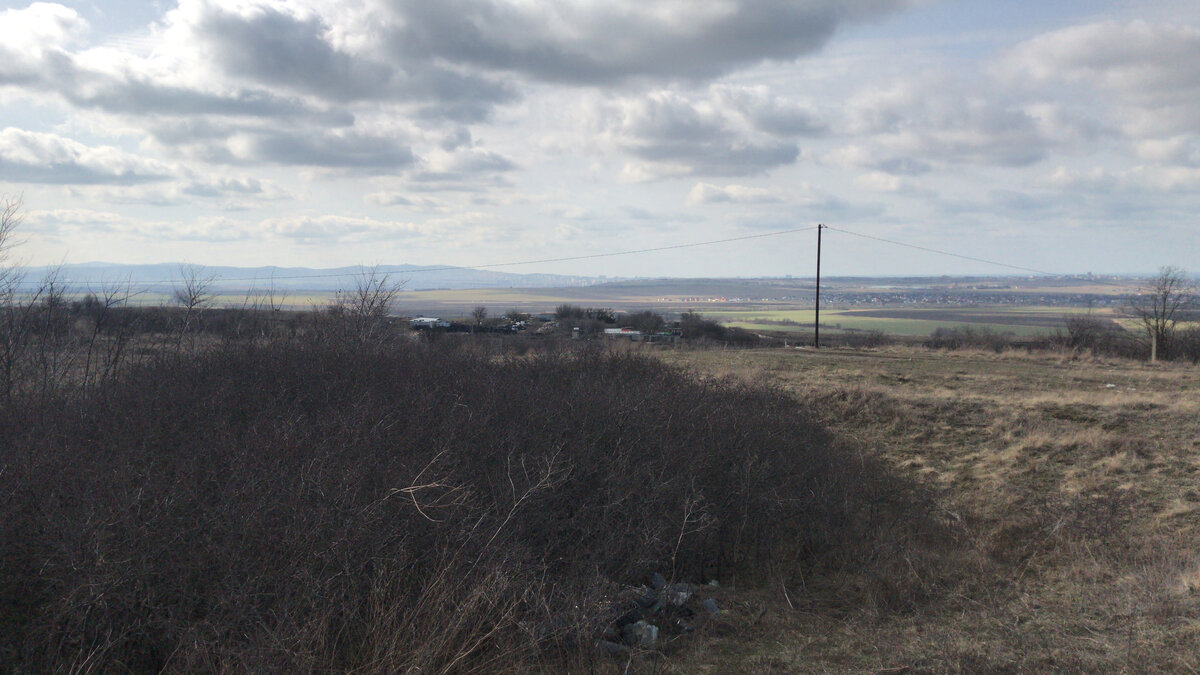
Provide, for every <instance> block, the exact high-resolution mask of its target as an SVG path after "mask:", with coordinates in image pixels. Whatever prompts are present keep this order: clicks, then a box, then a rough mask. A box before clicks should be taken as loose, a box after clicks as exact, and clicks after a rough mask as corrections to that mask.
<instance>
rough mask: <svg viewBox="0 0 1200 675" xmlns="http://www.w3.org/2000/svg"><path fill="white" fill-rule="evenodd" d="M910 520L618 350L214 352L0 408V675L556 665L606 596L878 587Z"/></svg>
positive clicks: (785, 402)
mask: <svg viewBox="0 0 1200 675" xmlns="http://www.w3.org/2000/svg"><path fill="white" fill-rule="evenodd" d="M926 504H927V502H926V501H924V500H923V499H921V498H918V497H917V496H916V491H915V490H913V489H912V488H910V487H907V486H905V485H903V484H901V483H899V482H897V481H895V480H892V479H890V478H889V477H888V476H887V474H886V472H885V471H883V470H882V469H881V468H880V467H879V466H877V465H876V464H875V463H874V462H873V461H872V460H870V459H869V458H866V457H863V456H862V455H861V454H859V453H856V452H851V451H848V450H847V449H845V448H843V447H841V446H839V444H838V443H837V442H836V441H835V440H834V439H832V438H831V437H830V436H828V435H827V434H826V433H824V432H823V431H822V430H821V429H819V428H817V426H815V425H814V424H813V423H812V422H811V421H809V419H808V418H806V416H805V415H803V414H802V412H801V411H799V410H797V406H796V403H795V401H794V400H793V399H790V398H788V397H786V396H784V395H782V394H780V393H778V392H774V391H770V390H764V389H750V388H746V387H744V386H741V385H737V384H734V383H730V382H713V381H704V382H699V381H696V380H694V379H692V378H689V377H687V376H685V375H684V374H682V373H680V372H677V371H675V370H673V369H671V368H668V367H666V366H664V365H662V364H661V363H660V362H658V361H655V360H652V359H648V358H644V357H639V356H636V355H629V354H621V353H608V352H604V351H601V350H599V349H596V348H588V349H580V350H568V351H560V352H555V353H530V354H528V355H525V356H520V357H518V356H512V355H508V356H505V355H502V354H496V353H482V352H480V351H478V350H473V349H472V348H470V346H469V345H459V344H457V343H454V344H450V343H447V342H442V343H435V344H428V343H424V344H422V343H413V344H411V345H408V346H396V345H392V346H390V347H388V348H386V349H384V348H378V347H371V346H369V345H364V344H362V343H356V344H348V343H345V342H340V343H339V342H336V341H324V342H319V341H296V340H291V341H284V340H276V341H273V342H268V343H266V344H263V343H261V342H259V343H249V342H247V343H232V342H230V343H226V344H225V345H224V346H221V347H219V348H213V349H208V350H204V351H202V352H195V353H183V354H172V355H170V356H168V357H164V358H163V359H161V360H159V361H157V362H156V363H153V364H150V365H141V366H137V367H133V368H130V369H129V370H128V371H127V372H124V373H123V374H121V375H120V376H118V377H114V378H112V379H109V380H106V381H105V382H104V383H103V384H102V386H101V385H97V386H90V387H86V388H83V389H78V390H74V391H73V392H71V393H65V392H64V393H63V394H62V395H61V396H58V397H50V398H40V399H37V400H36V401H35V400H33V399H29V400H27V401H24V402H22V401H20V400H19V401H16V402H15V404H14V405H11V406H8V407H6V408H5V409H4V410H3V411H0V541H2V542H4V545H3V547H0V670H3V671H6V672H11V671H29V672H35V671H47V670H78V671H112V670H134V671H139V672H142V671H153V670H161V669H168V670H186V671H195V670H204V671H210V670H226V669H236V670H250V671H255V672H257V671H281V670H282V671H295V670H302V671H311V670H326V669H333V670H347V669H361V670H367V671H373V672H382V671H387V672H424V673H432V672H445V671H463V672H465V671H480V672H486V671H493V670H497V669H501V668H502V667H503V668H510V669H511V668H517V669H519V668H521V667H523V666H522V664H526V665H528V664H532V663H537V662H541V663H545V662H546V660H550V661H551V662H557V663H560V664H561V663H562V662H563V661H562V660H563V659H574V658H587V655H589V654H592V653H593V650H590V649H589V647H588V645H590V644H591V641H592V640H594V639H595V636H596V635H597V634H598V632H599V630H600V629H601V627H602V624H603V623H604V622H605V621H606V620H607V619H606V618H604V617H605V608H606V607H609V606H610V605H611V602H612V590H613V588H614V587H615V584H619V583H628V582H635V581H638V580H639V579H641V578H642V575H644V574H646V573H647V572H649V571H651V570H661V571H663V572H664V574H670V575H673V576H675V577H676V578H678V579H688V580H694V581H706V580H707V579H709V578H717V579H720V580H722V581H723V582H726V583H729V582H735V583H750V582H753V581H755V580H757V579H762V578H764V577H765V576H766V574H767V571H768V570H773V571H775V572H776V573H783V574H800V573H804V574H806V575H809V578H812V575H814V574H816V575H820V574H821V573H822V572H823V571H830V570H834V571H836V570H847V569H855V570H876V572H879V570H882V569H883V568H884V567H885V566H886V565H888V564H890V563H891V562H894V561H898V560H906V559H908V558H906V557H905V551H904V547H905V546H907V545H908V543H909V541H910V537H911V536H915V535H919V534H920V533H921V532H922V531H926V528H931V527H932V526H929V525H928V522H929V519H928V518H927V515H926V513H925V508H926ZM929 531H931V530H929ZM897 564H899V563H897ZM906 564H907V563H906ZM906 569H907V567H906ZM876 576H878V577H880V578H885V577H888V576H889V575H887V574H883V573H882V572H879V573H878V574H877V575H876ZM411 668H416V669H419V670H409V669H411Z"/></svg>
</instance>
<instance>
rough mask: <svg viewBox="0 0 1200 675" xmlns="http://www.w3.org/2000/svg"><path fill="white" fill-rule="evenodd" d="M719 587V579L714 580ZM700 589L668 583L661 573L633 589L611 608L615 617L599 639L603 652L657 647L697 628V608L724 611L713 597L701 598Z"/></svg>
mask: <svg viewBox="0 0 1200 675" xmlns="http://www.w3.org/2000/svg"><path fill="white" fill-rule="evenodd" d="M709 585H710V586H716V582H715V581H713V582H710V583H709ZM696 591H697V589H696V587H695V586H693V585H692V584H687V583H674V584H672V583H667V580H666V579H665V578H664V577H663V576H662V575H661V574H659V573H658V572H655V573H654V574H652V575H650V581H649V584H648V585H647V586H640V587H637V588H634V589H630V591H629V592H628V593H626V594H624V596H623V597H622V599H621V600H620V601H619V602H617V603H615V604H614V605H613V607H612V609H611V613H612V619H611V621H609V623H608V624H607V626H606V627H605V630H604V634H603V636H602V638H601V640H600V642H599V645H598V646H599V648H600V650H601V651H603V652H605V653H607V654H610V655H612V656H621V655H625V654H629V653H630V652H631V651H632V650H654V649H657V647H658V646H659V644H660V643H662V642H664V641H673V640H676V639H678V638H680V637H682V636H684V635H687V634H689V633H691V632H692V631H694V630H695V618H696V616H697V610H699V611H700V612H704V613H705V614H709V615H715V614H718V613H719V612H720V611H721V610H720V607H718V606H717V601H716V600H714V599H713V598H711V597H708V598H705V599H704V600H703V601H699V597H698V595H697V592H696Z"/></svg>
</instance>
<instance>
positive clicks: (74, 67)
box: [0, 49, 354, 126]
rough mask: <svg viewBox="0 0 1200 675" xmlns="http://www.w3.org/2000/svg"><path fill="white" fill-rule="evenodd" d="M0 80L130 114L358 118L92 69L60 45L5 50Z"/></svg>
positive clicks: (274, 98) (342, 122) (252, 93)
mask: <svg viewBox="0 0 1200 675" xmlns="http://www.w3.org/2000/svg"><path fill="white" fill-rule="evenodd" d="M0 84H13V85H19V86H21V87H22V88H24V89H26V90H29V91H37V92H45V93H51V94H57V95H58V96H61V97H62V98H63V99H65V100H66V101H68V102H70V103H71V104H73V105H75V106H77V107H79V108H85V109H96V110H102V111H104V112H109V113H117V114H125V115H136V116H156V115H168V116H187V117H195V116H200V115H220V116H233V117H250V118H269V119H289V120H297V119H303V120H308V121H311V122H313V123H316V124H322V125H328V126H346V125H350V124H353V123H354V116H353V115H352V114H350V113H349V112H348V111H346V110H344V109H340V108H330V107H326V108H321V107H316V106H314V105H312V104H310V103H308V102H306V101H304V100H302V99H299V98H296V97H289V96H280V95H277V94H275V93H272V92H271V91H269V90H267V89H263V88H260V87H251V88H245V87H243V88H235V89H232V90H230V91H227V92H208V91H202V90H199V89H195V88H190V87H184V86H180V85H174V84H170V83H166V82H161V81H155V80H153V79H151V78H148V77H146V76H143V75H139V74H138V73H136V72H133V71H131V70H114V71H102V70H97V69H94V68H89V67H87V66H86V65H84V64H81V57H77V56H74V55H72V54H68V53H66V52H63V51H54V50H51V51H46V52H44V53H42V54H40V55H37V57H36V58H32V59H31V58H28V57H25V56H22V57H21V58H17V57H15V56H13V55H12V54H11V53H9V52H6V50H4V49H0Z"/></svg>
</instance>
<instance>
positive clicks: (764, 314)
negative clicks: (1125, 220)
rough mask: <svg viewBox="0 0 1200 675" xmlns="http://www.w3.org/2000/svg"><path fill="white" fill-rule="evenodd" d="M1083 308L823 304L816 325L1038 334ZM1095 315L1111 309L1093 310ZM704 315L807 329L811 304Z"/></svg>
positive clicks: (893, 331) (746, 324) (896, 331)
mask: <svg viewBox="0 0 1200 675" xmlns="http://www.w3.org/2000/svg"><path fill="white" fill-rule="evenodd" d="M1082 311H1086V310H1084V309H1081V308H1070V307H1066V308H1064V307H1020V308H1014V307H971V308H945V307H929V308H926V307H898V308H886V309H837V308H830V309H823V310H822V311H821V326H822V327H823V328H832V329H835V330H876V331H882V332H884V333H888V334H890V335H909V336H912V335H928V334H930V333H931V332H933V331H934V330H935V329H937V328H941V327H948V326H962V325H969V326H973V327H977V328H988V329H991V330H994V331H997V332H1000V333H1011V334H1013V335H1017V336H1032V335H1040V334H1045V333H1048V332H1053V331H1054V330H1055V329H1058V328H1061V327H1062V326H1063V317H1064V316H1066V315H1069V314H1072V313H1078V312H1082ZM1096 314H1097V315H1098V316H1101V317H1111V316H1113V315H1112V313H1111V312H1108V311H1103V310H1097V312H1096ZM707 315H708V316H710V317H711V318H714V319H718V320H720V321H723V322H725V323H728V324H730V325H734V326H740V327H742V328H748V329H751V330H758V331H771V330H774V331H788V330H795V331H809V330H811V327H812V323H813V320H814V311H813V310H812V309H791V310H766V311H763V310H756V309H739V310H717V311H712V312H708V313H707Z"/></svg>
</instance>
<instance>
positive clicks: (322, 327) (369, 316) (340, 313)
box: [315, 265, 404, 345]
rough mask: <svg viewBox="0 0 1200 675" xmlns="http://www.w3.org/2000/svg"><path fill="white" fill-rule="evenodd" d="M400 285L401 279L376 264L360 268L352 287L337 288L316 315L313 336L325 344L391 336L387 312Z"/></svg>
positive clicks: (366, 341)
mask: <svg viewBox="0 0 1200 675" xmlns="http://www.w3.org/2000/svg"><path fill="white" fill-rule="evenodd" d="M403 288H404V282H403V281H397V280H395V279H392V277H391V276H390V275H388V274H386V273H384V272H382V271H380V269H379V266H378V265H376V266H374V267H370V268H366V269H364V270H363V272H362V274H360V275H359V276H358V278H357V279H356V280H355V285H354V288H353V289H351V290H342V291H338V292H337V295H336V297H335V298H334V301H333V304H331V305H330V306H329V307H327V308H326V309H325V310H324V311H323V313H321V314H319V315H318V316H317V317H316V319H317V320H316V322H315V327H316V329H317V332H316V335H315V337H317V339H318V340H320V341H322V342H325V343H327V344H338V343H344V342H346V341H349V342H352V343H355V344H360V345H370V344H378V343H380V342H382V341H389V340H393V339H394V338H395V337H396V336H397V334H398V331H397V330H396V326H395V325H393V322H392V319H391V317H390V314H391V310H392V304H393V303H395V301H396V296H397V295H399V293H400V291H401V290H402V289H403Z"/></svg>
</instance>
